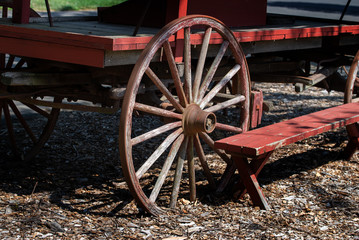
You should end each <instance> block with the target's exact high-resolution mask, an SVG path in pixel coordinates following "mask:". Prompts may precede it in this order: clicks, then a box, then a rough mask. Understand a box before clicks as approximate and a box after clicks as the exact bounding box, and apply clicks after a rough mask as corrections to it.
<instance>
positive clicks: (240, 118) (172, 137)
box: [119, 15, 250, 215]
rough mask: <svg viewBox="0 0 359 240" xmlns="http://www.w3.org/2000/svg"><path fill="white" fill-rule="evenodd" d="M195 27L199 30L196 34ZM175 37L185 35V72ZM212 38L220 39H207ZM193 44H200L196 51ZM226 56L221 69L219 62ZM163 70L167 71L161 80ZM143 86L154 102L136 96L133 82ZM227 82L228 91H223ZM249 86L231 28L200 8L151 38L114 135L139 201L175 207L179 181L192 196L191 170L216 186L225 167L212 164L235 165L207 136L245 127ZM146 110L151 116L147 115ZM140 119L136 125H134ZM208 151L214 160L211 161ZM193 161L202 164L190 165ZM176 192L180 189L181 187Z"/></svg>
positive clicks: (155, 207)
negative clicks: (177, 55) (117, 135)
mask: <svg viewBox="0 0 359 240" xmlns="http://www.w3.org/2000/svg"><path fill="white" fill-rule="evenodd" d="M200 30H203V31H202V32H201V33H199V31H200ZM191 32H197V34H191ZM176 36H177V37H178V38H179V39H180V38H181V36H182V40H183V41H182V44H183V45H182V46H183V48H182V49H183V62H182V63H181V64H182V66H184V74H183V77H181V76H180V75H181V74H180V71H178V66H176V62H175V60H174V53H173V49H172V46H173V44H174V42H173V39H174V38H175V37H176ZM213 41H215V43H217V44H218V45H214V44H212V43H213ZM177 42H180V40H178V41H177ZM195 44H198V45H200V47H198V46H195ZM195 47H197V48H199V49H200V51H199V53H198V54H195V51H194V48H195ZM178 48H180V47H177V48H176V49H178ZM181 52H182V51H181ZM213 53H214V55H213ZM181 54H182V53H181ZM211 54H212V55H213V56H210V55H211ZM159 56H160V57H162V59H166V60H163V62H162V65H160V66H161V67H159V66H158V62H157V63H154V62H155V61H158V57H159ZM229 59H230V60H229ZM226 61H227V62H226ZM151 62H152V63H151ZM224 62H226V63H227V65H226V66H227V68H222V67H221V66H222V65H223V64H224ZM181 64H180V65H181ZM163 66H166V68H165V70H164V69H162V68H163ZM192 67H194V69H195V70H194V69H192ZM219 69H221V70H219ZM223 69H225V70H224V73H223ZM192 70H193V71H192ZM221 71H222V72H221ZM163 72H165V73H166V72H167V73H168V74H169V75H170V76H169V77H168V78H167V79H161V75H162V74H163ZM220 72H221V73H220ZM192 73H193V75H192ZM164 78H165V77H164ZM149 82H150V83H152V85H150V84H149ZM145 85H146V86H147V88H148V89H155V91H154V92H155V93H156V94H157V96H158V98H157V101H154V102H157V105H155V104H150V103H149V102H150V101H149V100H148V99H149V96H148V95H146V97H145V98H141V96H140V94H139V89H140V88H141V89H142V86H145ZM228 85H230V89H231V91H232V93H233V94H229V93H228V91H227V94H226V93H223V89H226V88H225V86H228ZM249 89H250V82H249V74H248V70H247V63H246V60H245V56H244V54H243V52H242V50H241V48H240V46H239V44H238V43H237V41H236V39H235V37H234V36H233V34H232V32H231V31H230V30H229V29H228V28H227V27H225V26H224V25H223V24H222V23H221V22H219V21H218V20H216V19H214V18H210V17H206V16H199V15H198V16H197V15H195V16H187V17H184V18H180V19H178V20H175V21H173V22H171V23H169V24H168V25H167V26H165V27H164V28H163V29H162V30H161V31H160V32H159V33H158V34H157V35H156V36H155V37H154V38H153V39H152V40H151V41H150V43H149V44H148V45H147V47H146V48H145V50H144V51H143V52H142V54H141V56H140V58H139V60H138V61H137V63H136V65H135V67H134V69H133V71H132V74H131V77H130V80H129V83H128V86H127V91H126V94H125V97H124V102H123V106H122V113H121V124H120V139H119V147H120V153H121V164H122V170H123V173H124V176H125V178H126V181H127V183H128V185H129V188H130V191H131V192H132V194H133V196H134V197H135V199H136V201H137V202H138V204H139V205H140V206H141V207H143V208H144V209H145V210H146V211H148V212H150V213H152V214H155V215H158V214H160V213H161V212H162V211H163V209H162V207H164V208H166V207H168V206H169V207H171V208H173V207H175V205H176V202H177V199H178V197H179V192H180V191H179V189H180V185H182V187H183V186H187V189H188V188H189V195H190V200H191V201H194V200H195V198H196V173H195V172H196V170H199V169H202V171H197V175H200V174H201V173H203V176H202V177H203V179H204V181H205V180H207V181H208V183H209V184H210V185H211V186H215V184H216V180H217V179H219V176H220V174H223V171H222V172H220V173H218V172H217V171H218V169H224V168H225V167H227V170H228V169H233V168H232V167H231V166H232V161H231V159H230V158H229V157H228V156H227V155H226V154H225V153H224V152H221V151H218V150H216V149H214V145H213V143H214V140H215V139H216V138H218V137H220V138H221V137H223V136H224V135H223V134H224V133H230V134H234V133H240V132H243V131H246V130H247V128H248V120H249V113H248V111H249V110H248V109H249V94H250V93H249V92H250V90H249ZM214 100H216V104H213V103H214ZM158 106H162V108H161V107H158ZM223 110H230V111H234V113H232V114H233V115H232V117H227V118H223V117H222V116H221V115H219V114H218V113H219V112H221V111H223ZM216 114H217V115H216ZM143 115H144V116H143ZM148 115H151V118H147V117H148ZM222 118H223V119H222ZM139 121H142V124H141V123H140V124H139V125H138V122H139ZM226 121H227V122H226ZM228 122H230V123H228ZM144 125H145V126H144ZM146 125H150V126H149V127H148V126H146ZM151 126H152V127H151ZM221 134H222V135H221ZM154 145H156V147H155V148H153V146H154ZM194 152H196V155H195V154H194ZM208 153H212V155H208ZM214 153H215V154H216V156H217V157H218V156H219V157H218V158H219V159H220V161H217V162H214V161H212V158H214V157H213V154H214ZM195 156H197V157H195ZM176 157H177V161H175V159H176ZM197 160H198V162H199V163H200V164H199V165H200V166H196V165H195V162H197ZM185 161H186V162H187V166H186V164H184V163H185ZM213 164H217V166H213ZM172 165H174V166H173V167H172ZM186 169H187V171H186ZM187 178H188V181H187ZM187 192H188V191H187ZM180 193H184V191H182V189H181V192H180Z"/></svg>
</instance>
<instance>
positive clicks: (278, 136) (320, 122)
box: [215, 103, 359, 156]
mask: <svg viewBox="0 0 359 240" xmlns="http://www.w3.org/2000/svg"><path fill="white" fill-rule="evenodd" d="M358 121H359V103H349V104H344V105H340V106H337V107H333V108H329V109H325V110H322V111H319V112H315V113H311V114H308V115H304V116H301V117H297V118H293V119H290V120H287V121H283V122H280V123H276V124H273V125H269V126H266V127H262V128H258V129H255V130H252V131H249V132H245V133H242V134H239V135H235V136H232V137H229V138H225V139H221V140H219V141H217V142H215V147H216V148H217V149H223V150H225V151H226V152H228V153H239V154H243V155H248V156H259V155H261V154H264V153H266V152H270V151H273V150H275V149H277V148H279V147H282V146H285V145H288V144H291V143H294V142H297V141H300V140H303V139H305V138H308V137H311V136H314V135H317V134H320V133H323V132H326V131H329V130H333V129H335V128H338V127H343V126H346V125H349V124H353V123H355V122H358Z"/></svg>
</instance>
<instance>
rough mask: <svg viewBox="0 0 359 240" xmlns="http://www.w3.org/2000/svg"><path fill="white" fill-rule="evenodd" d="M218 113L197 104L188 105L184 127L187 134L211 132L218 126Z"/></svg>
mask: <svg viewBox="0 0 359 240" xmlns="http://www.w3.org/2000/svg"><path fill="white" fill-rule="evenodd" d="M216 122H217V120H216V115H215V114H214V113H211V112H206V111H203V110H202V109H201V108H200V107H199V106H198V105H197V104H194V103H193V104H190V105H188V106H187V107H186V109H185V111H184V113H183V118H182V127H183V130H184V132H185V134H187V135H194V134H196V133H199V132H206V133H211V132H213V130H214V129H215V127H216Z"/></svg>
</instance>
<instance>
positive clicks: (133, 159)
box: [0, 0, 359, 215]
mask: <svg viewBox="0 0 359 240" xmlns="http://www.w3.org/2000/svg"><path fill="white" fill-rule="evenodd" d="M227 2H228V3H223V4H221V5H220V6H219V5H218V4H216V1H192V2H191V1H188V0H179V1H166V0H159V1H141V0H132V1H127V2H125V3H122V4H119V5H116V6H113V7H109V8H99V9H98V15H97V16H85V17H81V16H80V17H76V16H72V17H56V16H53V17H52V16H51V11H50V6H49V4H48V1H45V3H46V4H47V7H48V15H47V17H40V15H39V14H38V13H36V12H35V11H33V10H31V9H30V5H29V4H30V1H29V0H13V1H9V0H0V5H1V6H2V19H1V20H0V52H1V55H0V68H1V77H0V82H1V83H0V116H1V117H2V118H3V121H2V122H1V123H2V125H1V126H2V127H1V129H2V131H3V130H6V131H7V136H8V139H9V148H10V149H11V150H12V153H11V156H12V157H14V158H17V159H20V160H21V161H29V160H31V159H33V158H34V157H35V156H36V154H37V153H38V152H39V151H40V150H41V148H42V147H43V146H44V145H45V143H46V141H47V140H48V138H49V137H50V135H51V132H52V131H53V129H54V127H55V125H56V121H57V118H58V116H59V112H60V110H61V109H70V110H77V111H90V112H99V113H106V114H114V113H117V112H121V119H120V126H119V140H118V142H119V151H120V159H121V165H122V171H123V174H124V176H125V179H126V182H127V184H128V186H129V189H130V191H131V193H132V194H133V196H134V198H135V199H136V201H137V202H138V204H139V205H140V206H141V207H142V208H143V209H144V210H146V211H148V212H150V213H152V214H155V215H158V214H161V212H162V211H163V210H164V209H166V208H168V207H170V208H174V207H175V206H176V203H177V200H178V197H179V196H188V197H189V199H190V200H191V201H194V200H195V199H196V177H197V176H198V175H200V177H201V179H202V180H203V179H204V180H203V181H206V182H208V185H209V186H210V188H211V189H213V190H215V191H217V192H221V191H223V190H224V189H225V188H226V187H227V186H228V184H229V183H230V181H231V178H232V176H233V173H234V172H235V171H236V166H235V164H234V163H233V160H232V159H231V157H230V156H229V155H228V154H226V152H224V151H223V150H220V149H218V148H216V147H215V144H214V143H215V141H216V140H218V139H221V138H224V137H227V136H230V135H233V134H240V133H243V132H246V131H248V130H249V129H250V128H255V127H256V126H257V125H258V124H259V123H260V121H261V116H262V111H263V109H265V110H268V109H270V103H266V102H264V103H263V96H262V94H261V91H260V90H258V89H255V85H254V82H256V81H258V82H283V83H293V86H294V87H295V89H296V91H298V92H300V91H304V90H305V89H306V88H308V87H312V86H314V85H315V86H319V87H322V88H325V89H327V90H328V91H329V90H339V91H346V101H347V102H351V101H352V98H355V97H356V88H354V86H356V83H355V82H356V81H357V80H356V79H357V77H356V76H357V71H358V70H357V68H358V56H357V57H356V58H355V61H354V64H353V67H352V68H351V69H350V71H349V70H348V68H346V67H343V66H349V65H351V64H352V62H353V60H354V56H355V53H356V51H357V49H358V46H359V25H358V24H355V23H351V22H346V21H344V20H343V16H344V13H345V11H346V9H347V7H348V6H349V7H350V4H349V3H350V1H348V4H347V6H346V8H345V9H344V11H343V14H342V17H341V18H340V19H338V21H330V20H325V21H323V20H318V19H313V18H301V17H298V18H294V17H286V16H283V15H273V16H269V15H268V16H267V15H266V4H267V3H266V1H265V0H256V1H251V3H248V2H247V1H227ZM244 2H246V4H244ZM45 3H44V4H45ZM8 9H12V17H11V18H10V17H8ZM214 9H215V10H214ZM193 14H196V15H193ZM198 14H201V15H198ZM203 14H205V15H203ZM208 15H211V16H208ZM213 16H214V17H213ZM215 17H216V18H215ZM217 18H218V19H222V20H223V21H224V23H223V22H221V21H220V20H217ZM313 63H315V66H316V67H317V69H314V70H313ZM342 67H343V71H344V72H345V71H346V72H347V73H346V74H347V75H349V76H351V77H350V78H349V81H348V84H347V87H345V86H346V77H345V76H344V77H343V76H342V75H340V74H339V73H338V69H339V68H342ZM28 111H32V112H33V113H36V114H38V115H39V118H43V121H42V123H43V125H42V128H41V129H32V126H30V125H29V124H27V122H26V117H25V116H24V115H25V114H27V113H28ZM149 116H151V118H149ZM149 123H151V124H149ZM14 126H21V128H22V129H19V128H15V127H14ZM348 130H349V133H350V134H352V135H355V131H356V127H353V128H352V130H350V128H348ZM148 143H151V144H148ZM99 144H101V143H99ZM154 144H155V145H156V146H157V147H156V148H155V149H152V148H151V147H149V146H153V145H154ZM2 154H3V156H4V154H5V153H2ZM213 158H220V159H221V161H222V162H221V166H218V165H217V166H214V165H213V161H212V160H213ZM217 168H222V169H225V170H224V171H222V172H218V171H214V170H216V169H217ZM181 186H182V187H183V188H184V189H181V188H182V187H181Z"/></svg>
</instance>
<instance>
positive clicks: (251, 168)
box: [214, 103, 359, 209]
mask: <svg viewBox="0 0 359 240" xmlns="http://www.w3.org/2000/svg"><path fill="white" fill-rule="evenodd" d="M357 122H359V103H348V104H344V105H340V106H337V107H332V108H328V109H325V110H322V111H318V112H314V113H310V114H307V115H304V116H301V117H297V118H293V119H290V120H286V121H283V122H279V123H275V124H272V125H269V126H266V127H262V128H258V129H255V130H251V131H248V132H245V133H242V134H238V135H234V136H231V137H228V138H224V139H221V140H219V141H216V142H215V145H214V146H215V148H217V149H223V150H225V151H226V153H228V154H230V155H231V156H232V159H233V161H234V163H235V164H236V167H237V170H238V171H239V173H240V177H241V182H240V183H239V184H238V186H239V187H238V189H239V192H240V194H239V196H243V195H244V193H246V192H247V191H248V193H249V194H250V196H251V199H252V201H253V204H254V205H257V206H260V207H261V208H263V209H269V205H268V203H267V201H266V199H265V197H264V195H263V193H262V191H261V189H260V187H259V184H258V181H257V176H258V174H259V173H260V171H261V170H262V168H263V166H264V165H265V163H266V162H267V161H268V159H269V157H270V155H271V154H272V152H273V151H274V150H275V149H277V148H280V147H282V146H286V145H289V144H291V143H294V142H297V141H300V140H303V139H306V138H309V137H312V136H315V135H317V134H320V133H323V132H327V131H330V130H334V129H336V128H339V127H344V126H347V127H352V128H353V127H354V128H357V129H358V124H356V123H357ZM357 132H358V133H359V130H358V131H357ZM358 139H359V134H358V135H357V136H350V139H349V143H348V147H347V149H346V151H347V152H348V151H349V153H348V156H352V155H353V153H354V152H355V151H356V150H357V149H358V142H359V141H358ZM248 158H249V159H250V161H249V159H248Z"/></svg>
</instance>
